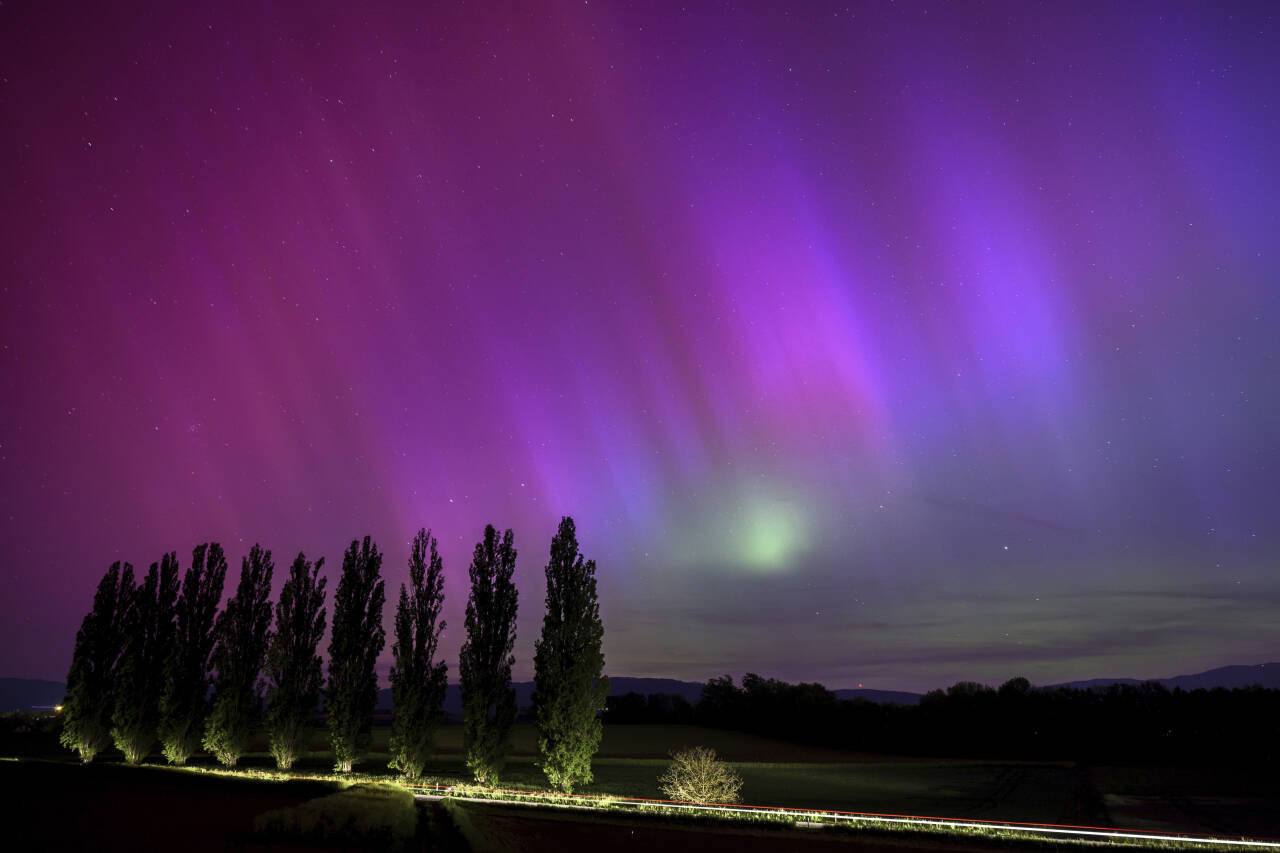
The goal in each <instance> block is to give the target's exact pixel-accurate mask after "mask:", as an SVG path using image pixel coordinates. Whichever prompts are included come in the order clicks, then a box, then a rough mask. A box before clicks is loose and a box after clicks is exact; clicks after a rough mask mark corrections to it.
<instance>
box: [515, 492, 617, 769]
mask: <svg viewBox="0 0 1280 853" xmlns="http://www.w3.org/2000/svg"><path fill="white" fill-rule="evenodd" d="M546 574H547V609H546V614H545V615H544V616H543V618H542V636H541V638H539V639H538V640H537V641H536V642H535V643H534V644H533V645H534V653H533V681H534V692H533V715H534V721H535V723H536V724H537V728H538V751H539V752H540V753H541V755H542V760H541V765H542V772H543V773H545V774H546V776H547V781H548V782H550V783H551V785H552V786H554V787H556V788H559V789H560V790H562V791H564V792H565V793H571V792H572V791H573V788H574V786H575V785H579V784H587V783H589V782H590V781H591V779H592V775H591V757H592V756H593V755H595V753H596V750H597V749H599V747H600V737H601V734H602V728H601V723H600V717H599V716H598V714H597V712H598V711H599V710H600V709H601V708H603V707H604V702H605V697H606V696H608V695H609V678H608V677H607V676H605V675H604V674H603V670H604V652H603V650H602V649H601V644H602V642H603V640H604V627H603V626H602V625H601V624H600V605H599V603H598V602H597V601H596V562H595V560H584V559H583V557H582V554H580V553H579V552H578V539H577V535H576V532H575V530H574V524H573V519H572V518H569V517H568V516H565V517H564V518H562V519H561V520H560V528H559V530H557V531H556V535H555V536H553V537H552V539H551V559H550V561H549V562H548V563H547V572H546Z"/></svg>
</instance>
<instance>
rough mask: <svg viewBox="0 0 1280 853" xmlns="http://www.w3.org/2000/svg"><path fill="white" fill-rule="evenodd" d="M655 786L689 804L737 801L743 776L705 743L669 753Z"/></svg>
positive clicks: (675, 798)
mask: <svg viewBox="0 0 1280 853" xmlns="http://www.w3.org/2000/svg"><path fill="white" fill-rule="evenodd" d="M658 786H659V787H661V788H662V791H663V793H665V794H666V795H667V796H668V797H670V798H671V799H673V800H681V801H683V802H690V803H736V802H738V794H739V792H740V791H741V790H742V777H741V776H739V775H738V774H737V772H735V771H734V769H733V768H732V767H730V766H729V765H728V764H726V763H725V762H723V761H721V760H720V759H719V757H717V756H716V751H715V750H714V749H711V748H709V747H705V746H694V747H690V748H688V749H681V750H678V751H676V752H673V753H671V766H670V767H668V768H667V772H666V773H663V774H662V775H661V776H659V777H658Z"/></svg>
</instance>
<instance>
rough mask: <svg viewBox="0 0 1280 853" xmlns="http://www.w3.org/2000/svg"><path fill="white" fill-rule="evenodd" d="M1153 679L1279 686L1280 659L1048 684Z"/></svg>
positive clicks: (1193, 685)
mask: <svg viewBox="0 0 1280 853" xmlns="http://www.w3.org/2000/svg"><path fill="white" fill-rule="evenodd" d="M1144 681H1154V682H1156V683H1158V684H1162V685H1164V686H1165V687H1167V688H1169V689H1170V690H1172V689H1173V688H1175V687H1181V688H1182V689H1183V690H1202V689H1203V690H1212V689H1213V688H1215V687H1225V688H1227V689H1228V690H1231V689H1234V688H1237V687H1252V686H1253V685H1255V684H1258V685H1261V686H1262V687H1265V688H1267V689H1269V690H1280V663H1259V664H1254V665H1253V666H1220V667H1217V668H1216V669H1208V670H1205V671H1204V672H1197V673H1196V674H1194V675H1175V676H1174V677H1173V678H1145V679H1143V678H1090V679H1088V680H1087V681H1065V682H1063V683H1062V684H1051V685H1048V686H1050V687H1079V688H1082V689H1087V688H1090V687H1110V686H1111V685H1113V684H1142V683H1143V682H1144Z"/></svg>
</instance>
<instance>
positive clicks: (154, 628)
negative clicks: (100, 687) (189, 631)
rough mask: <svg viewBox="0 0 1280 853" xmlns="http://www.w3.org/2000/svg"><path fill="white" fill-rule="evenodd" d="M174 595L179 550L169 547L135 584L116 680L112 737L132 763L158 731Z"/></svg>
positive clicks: (147, 751)
mask: <svg viewBox="0 0 1280 853" xmlns="http://www.w3.org/2000/svg"><path fill="white" fill-rule="evenodd" d="M177 599H178V554H177V552H170V553H168V554H165V555H164V556H163V557H162V558H161V559H160V562H159V563H152V564H151V569H150V570H149V571H148V572H147V577H146V580H145V581H143V583H142V585H141V586H139V587H138V588H137V592H136V595H135V596H134V606H133V607H132V608H130V613H131V616H130V619H129V620H128V622H129V624H128V627H127V636H126V637H125V647H124V655H123V656H122V657H121V660H120V674H119V677H118V678H117V679H116V703H115V714H114V715H113V717H112V723H113V726H112V729H111V736H112V738H113V739H114V740H115V744H116V747H117V748H118V749H119V750H120V751H121V752H123V753H124V757H125V760H126V761H128V762H129V763H130V764H137V763H138V762H140V761H142V759H144V758H146V757H147V755H149V754H150V753H151V750H152V748H153V747H154V746H155V744H156V739H157V737H158V736H159V727H160V695H161V693H162V692H163V690H164V664H165V658H167V657H168V655H169V651H170V649H172V647H173V638H174V634H175V633H176V631H177V626H176V624H175V622H174V605H175V603H176V602H177Z"/></svg>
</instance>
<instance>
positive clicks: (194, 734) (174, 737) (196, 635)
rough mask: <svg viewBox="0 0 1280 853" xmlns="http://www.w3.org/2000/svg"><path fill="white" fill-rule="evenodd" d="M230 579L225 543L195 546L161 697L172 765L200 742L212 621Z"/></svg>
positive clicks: (182, 760)
mask: <svg viewBox="0 0 1280 853" xmlns="http://www.w3.org/2000/svg"><path fill="white" fill-rule="evenodd" d="M226 577H227V558H226V556H225V555H224V554H223V553H222V546H221V545H219V544H218V543H217V542H212V543H205V544H203V545H197V546H196V547H195V549H194V550H193V551H192V553H191V566H190V568H188V569H187V573H186V575H185V576H184V577H183V579H182V592H181V593H180V594H179V595H178V607H177V611H176V616H177V627H178V630H177V634H176V635H175V637H174V643H173V648H172V649H171V650H170V652H169V656H168V659H167V661H166V663H165V685H164V691H163V692H162V693H161V695H160V743H161V748H162V750H163V752H164V757H165V758H167V759H168V760H169V762H170V763H172V764H186V762H187V759H188V758H190V757H191V755H192V753H194V752H195V751H196V748H197V747H198V746H199V743H200V735H201V733H202V731H203V729H204V719H205V715H206V713H207V710H208V700H207V696H208V694H209V685H210V683H211V678H210V676H211V673H212V669H211V667H212V655H213V645H214V641H215V639H216V637H215V635H214V620H215V617H216V616H217V613H218V602H219V601H221V600H222V585H223V582H224V581H225V580H226Z"/></svg>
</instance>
